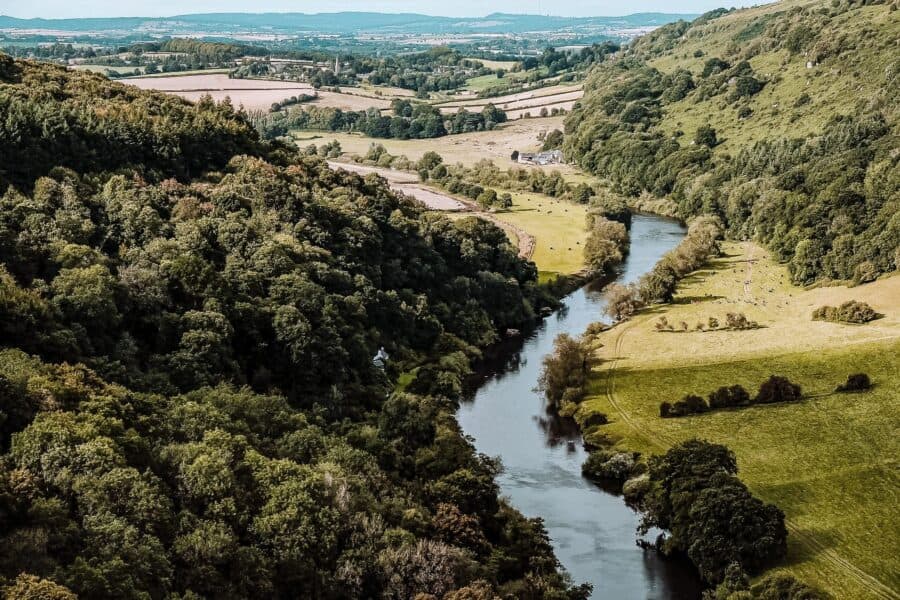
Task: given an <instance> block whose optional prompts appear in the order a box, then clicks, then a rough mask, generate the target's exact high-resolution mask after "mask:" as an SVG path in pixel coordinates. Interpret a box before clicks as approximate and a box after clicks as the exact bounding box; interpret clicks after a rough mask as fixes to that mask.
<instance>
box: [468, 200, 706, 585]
mask: <svg viewBox="0 0 900 600" xmlns="http://www.w3.org/2000/svg"><path fill="white" fill-rule="evenodd" d="M684 233H685V230H684V228H683V227H682V226H681V225H679V224H678V223H676V222H674V221H670V220H668V219H664V218H661V217H654V216H648V215H635V217H634V220H633V223H632V226H631V253H630V254H629V256H628V259H627V261H626V263H625V265H624V267H623V272H622V275H621V276H620V277H618V278H617V281H619V282H621V283H628V282H631V281H634V280H636V279H638V278H639V277H640V276H641V275H643V274H644V273H646V272H647V271H649V270H650V269H651V268H652V267H653V265H655V264H656V262H657V261H658V260H659V259H660V257H661V256H662V255H663V254H665V253H666V252H667V251H669V250H671V249H672V248H674V247H675V246H676V245H677V244H678V242H679V241H681V239H682V237H684ZM598 287H599V286H597V285H594V286H591V285H588V286H586V287H584V288H581V289H579V290H577V291H575V292H573V293H572V294H570V295H569V296H567V297H566V298H565V299H564V306H563V308H562V309H561V310H560V311H559V312H557V313H556V314H554V315H552V316H550V317H549V318H547V319H546V320H545V321H544V323H543V324H542V325H541V326H540V327H539V328H537V329H536V330H535V331H533V332H531V333H530V334H529V335H528V336H527V337H526V339H525V340H524V343H523V342H522V341H521V340H519V341H518V342H512V343H510V344H508V346H509V347H508V348H504V349H503V350H505V351H504V352H501V353H500V356H499V358H498V359H497V360H495V361H494V362H493V364H487V365H486V366H485V370H484V372H483V373H482V377H483V378H484V381H483V383H481V384H480V385H478V386H477V389H476V390H474V392H473V393H472V394H471V397H470V399H469V401H467V402H464V403H463V405H462V407H461V408H460V410H459V414H458V417H459V423H460V425H461V426H462V429H463V431H464V432H465V433H466V434H468V435H470V436H472V437H473V438H474V439H475V447H476V448H477V449H478V451H479V452H483V453H484V454H487V455H489V456H496V457H500V459H501V460H502V462H503V466H504V471H503V473H502V474H501V475H500V476H499V477H498V483H499V485H500V489H501V493H502V494H503V495H504V496H506V497H508V498H510V500H511V501H512V504H513V505H514V506H515V507H516V508H518V509H519V510H520V511H522V513H524V514H525V515H526V516H529V517H542V518H543V519H544V521H545V525H546V527H547V531H548V532H549V534H550V537H551V539H552V541H553V548H554V550H555V551H556V555H557V557H558V558H559V560H560V561H561V562H562V564H563V566H564V567H565V568H566V570H567V571H569V573H571V574H572V577H573V579H574V581H575V582H576V583H581V582H585V581H587V582H590V583H592V584H593V585H594V594H593V598H605V599H606V598H609V599H617V600H619V599H621V600H632V599H634V600H639V599H640V600H643V599H648V598H654V599H656V598H659V599H663V598H678V599H680V598H683V599H686V600H687V599H689V600H696V599H697V598H699V597H700V584H699V581H698V578H697V576H696V574H695V573H694V572H693V570H692V569H691V568H690V567H689V565H686V564H684V563H681V562H676V561H667V560H663V559H661V558H660V557H659V556H657V555H656V553H655V552H651V551H644V550H642V549H641V548H639V547H637V545H636V544H635V539H636V533H635V529H636V528H637V525H638V522H639V521H640V516H639V515H638V514H637V513H635V512H634V511H633V510H631V509H630V508H628V507H627V506H626V505H625V502H624V500H623V499H622V498H621V496H617V495H614V494H611V493H608V492H606V491H604V490H602V489H601V488H600V487H598V486H597V485H596V484H594V483H592V482H590V481H589V480H587V479H585V478H583V477H582V476H581V464H582V463H583V462H584V460H585V458H586V456H587V453H586V452H585V450H584V449H583V448H582V445H581V436H580V435H579V433H578V431H577V428H575V427H574V423H573V422H572V421H571V420H563V419H559V418H555V417H553V416H551V415H548V414H547V411H546V406H545V402H544V399H543V396H542V395H540V394H539V393H538V392H536V391H535V390H534V388H535V387H536V386H537V381H538V376H539V374H540V369H541V360H542V359H543V357H544V356H545V355H547V354H549V353H550V352H552V351H553V340H554V338H556V336H557V335H559V334H560V333H568V334H571V335H573V336H574V335H581V334H582V333H583V332H584V330H585V329H586V328H587V326H588V325H589V324H590V323H593V322H595V321H599V320H604V319H605V317H604V315H603V306H604V299H603V297H602V295H601V292H600V290H599V289H597V288H598ZM607 320H608V319H607ZM648 351H652V350H651V349H649V348H648ZM570 442H571V443H570Z"/></svg>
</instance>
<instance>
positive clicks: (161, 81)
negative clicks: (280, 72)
mask: <svg viewBox="0 0 900 600" xmlns="http://www.w3.org/2000/svg"><path fill="white" fill-rule="evenodd" d="M124 83H127V84H128V85H133V86H136V87H139V88H141V89H145V90H157V91H160V92H166V93H170V94H175V95H177V96H180V97H182V98H184V99H185V100H190V101H191V102H196V101H198V100H199V99H200V98H202V97H203V96H204V95H207V94H208V95H210V96H212V98H213V100H215V101H216V102H221V101H222V100H224V99H225V98H230V99H231V103H232V104H233V105H234V106H236V107H237V106H243V107H244V108H246V109H248V110H267V109H269V108H270V107H271V106H272V103H273V102H278V101H279V100H284V99H285V98H290V97H291V96H296V95H298V94H303V93H311V92H312V90H313V87H312V86H310V85H308V84H305V83H293V82H287V81H268V80H265V81H263V80H258V79H230V78H229V77H228V75H227V74H226V73H216V74H203V75H169V76H166V77H132V78H129V79H127V80H125V81H124Z"/></svg>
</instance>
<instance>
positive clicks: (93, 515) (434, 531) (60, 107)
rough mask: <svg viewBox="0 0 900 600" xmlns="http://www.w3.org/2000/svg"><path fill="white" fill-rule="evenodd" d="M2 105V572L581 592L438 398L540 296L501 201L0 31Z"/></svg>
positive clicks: (401, 593)
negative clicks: (275, 132)
mask: <svg viewBox="0 0 900 600" xmlns="http://www.w3.org/2000/svg"><path fill="white" fill-rule="evenodd" d="M0 112H2V114H4V115H5V118H4V119H3V121H2V122H0V205H2V206H0V263H2V267H0V344H2V346H3V349H2V350H0V452H2V453H3V454H2V455H0V540H2V541H0V588H2V589H3V590H4V594H5V595H6V596H7V597H11V598H34V597H41V598H57V599H62V598H72V597H74V594H77V595H78V596H79V597H83V598H142V599H143V598H160V599H161V598H170V599H174V598H198V597H217V598H246V597H265V598H297V597H304V598H375V597H380V598H396V599H398V600H399V599H406V598H412V597H414V596H415V595H416V594H418V593H425V594H430V595H429V596H427V597H434V598H443V599H448V600H463V599H470V598H492V597H493V596H494V595H495V594H496V595H505V596H511V597H516V598H534V599H539V598H548V599H550V598H552V599H566V598H571V599H576V598H584V597H586V594H587V591H588V590H587V589H585V588H583V587H582V588H571V587H570V586H569V584H568V582H567V581H566V580H565V579H564V577H563V576H562V575H561V574H560V571H559V567H558V564H557V561H556V559H555V558H554V556H553V553H552V549H551V547H550V544H549V540H548V538H547V534H546V532H545V530H544V527H543V525H542V523H541V521H540V520H538V519H526V518H525V517H523V516H522V515H521V514H519V513H518V512H516V511H515V510H513V509H512V508H510V507H509V506H508V505H507V504H506V502H505V501H503V500H502V499H500V498H498V490H497V486H496V483H495V481H494V476H495V474H496V473H497V470H498V468H499V465H497V464H496V463H495V462H494V461H492V460H490V459H488V458H487V457H484V456H478V455H476V454H475V452H474V450H473V448H472V445H471V444H470V443H469V442H468V441H467V440H466V439H465V438H463V437H462V435H461V433H460V431H459V428H458V426H457V424H456V421H455V419H454V417H453V412H454V410H455V402H456V398H457V397H458V395H459V393H460V388H461V380H462V378H463V377H464V376H465V375H466V374H467V373H468V371H469V365H470V362H471V361H472V360H473V359H475V358H477V357H478V356H479V355H480V349H481V348H483V347H484V346H486V345H487V344H490V343H492V342H494V341H495V340H496V339H497V337H498V332H499V331H503V330H504V329H505V328H508V327H513V326H522V325H523V324H526V323H528V322H530V321H533V320H534V319H535V315H536V314H539V312H540V309H541V308H542V307H543V306H545V305H547V304H548V303H552V302H553V300H552V299H551V298H548V297H546V295H545V292H544V291H542V289H541V288H539V287H538V286H537V284H536V276H537V272H536V269H535V266H534V265H533V264H531V263H527V262H524V261H522V260H521V259H519V258H518V257H517V253H516V249H515V248H514V247H513V246H512V245H511V244H510V243H509V242H508V241H507V239H506V237H505V235H504V234H503V232H502V231H501V230H500V229H498V228H496V227H495V226H493V225H492V224H490V223H487V222H485V221H482V220H477V219H472V218H469V219H461V220H457V221H450V220H448V219H446V218H444V217H442V216H440V215H436V214H429V213H425V212H423V211H422V210H421V209H420V208H418V207H417V206H416V205H415V204H413V203H412V202H411V201H409V200H407V199H404V198H399V197H397V196H396V195H394V194H393V193H392V192H391V191H390V190H389V189H388V187H387V185H386V183H385V182H384V181H383V180H381V179H379V178H377V177H367V178H361V177H359V176H357V175H354V174H349V173H346V172H335V171H331V170H330V169H328V168H327V166H326V165H325V163H324V162H323V161H322V159H320V158H318V157H316V156H309V155H300V154H297V153H296V152H295V151H293V150H291V149H289V148H286V147H282V146H279V145H278V144H277V143H266V142H261V141H260V140H259V138H258V134H257V133H256V132H255V130H254V129H253V127H252V126H251V125H250V123H249V122H248V120H247V118H246V116H245V115H242V114H241V113H237V112H235V111H234V110H233V109H232V108H231V107H230V106H229V105H227V104H220V105H215V104H213V103H212V102H208V101H206V102H200V103H198V104H196V105H190V104H188V103H187V102H184V101H182V100H179V99H177V98H173V97H167V96H163V95H161V94H156V93H149V92H141V91H138V90H136V89H133V88H126V87H125V86H121V85H118V84H116V83H113V82H110V81H108V80H106V79H104V78H102V77H100V76H96V75H91V74H87V73H67V72H66V71H65V70H63V69H61V68H58V67H53V66H50V65H41V64H37V63H31V62H26V61H18V60H15V61H14V60H12V59H10V58H9V57H6V56H2V55H0ZM380 348H383V350H384V352H383V353H381V352H379V349H380ZM376 352H379V356H380V357H381V358H380V359H379V361H374V360H373V358H372V357H373V356H375V355H376ZM385 354H386V355H387V358H384V355H385ZM398 382H399V383H398Z"/></svg>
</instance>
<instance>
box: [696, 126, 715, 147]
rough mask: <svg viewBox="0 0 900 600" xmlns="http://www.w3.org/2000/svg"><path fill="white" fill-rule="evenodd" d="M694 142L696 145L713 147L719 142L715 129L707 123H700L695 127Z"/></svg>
mask: <svg viewBox="0 0 900 600" xmlns="http://www.w3.org/2000/svg"><path fill="white" fill-rule="evenodd" d="M694 143H695V144H697V145H698V146H707V147H709V148H712V147H714V146H715V145H716V144H718V143H719V141H718V138H717V137H716V130H715V129H713V128H712V127H710V126H709V125H701V126H700V127H698V128H697V133H696V134H695V135H694Z"/></svg>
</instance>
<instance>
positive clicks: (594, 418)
mask: <svg viewBox="0 0 900 600" xmlns="http://www.w3.org/2000/svg"><path fill="white" fill-rule="evenodd" d="M607 423H609V417H607V416H606V414H604V413H601V412H595V413H591V414H590V416H589V417H588V418H586V419H585V420H584V421H582V422H581V427H582V428H583V429H587V428H589V427H597V426H599V425H606V424H607Z"/></svg>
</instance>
